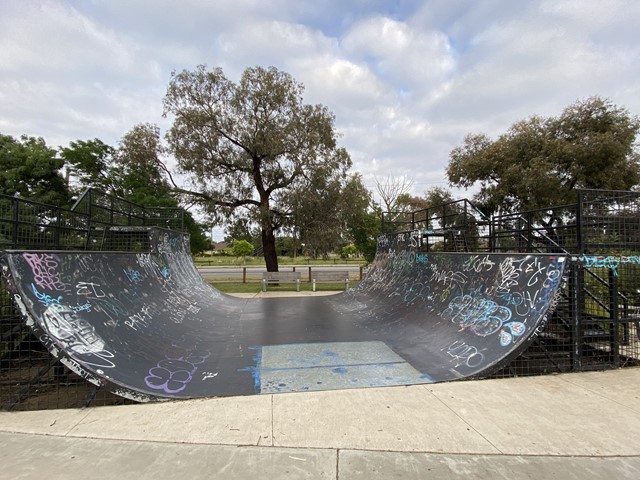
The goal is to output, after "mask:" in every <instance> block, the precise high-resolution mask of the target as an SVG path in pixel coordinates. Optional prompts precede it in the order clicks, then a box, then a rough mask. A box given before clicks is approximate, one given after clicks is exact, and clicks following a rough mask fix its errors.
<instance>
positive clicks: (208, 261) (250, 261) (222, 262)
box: [193, 255, 367, 267]
mask: <svg viewBox="0 0 640 480" xmlns="http://www.w3.org/2000/svg"><path fill="white" fill-rule="evenodd" d="M193 261H194V263H195V264H196V265H199V266H203V265H206V266H211V267H218V266H232V267H264V265H265V263H264V258H262V257H247V258H245V259H244V261H243V259H242V258H238V257H225V256H222V255H220V256H217V255H214V256H212V257H194V258H193ZM366 263H367V262H366V261H365V260H364V258H340V257H335V258H329V259H325V260H323V259H320V258H318V259H313V258H307V257H296V258H293V257H278V264H279V265H346V264H350V265H365V264H366Z"/></svg>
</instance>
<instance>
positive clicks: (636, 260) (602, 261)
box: [579, 255, 640, 276]
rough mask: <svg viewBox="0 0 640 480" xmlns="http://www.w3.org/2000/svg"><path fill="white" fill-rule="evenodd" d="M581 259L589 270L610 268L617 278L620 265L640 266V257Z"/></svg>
mask: <svg viewBox="0 0 640 480" xmlns="http://www.w3.org/2000/svg"><path fill="white" fill-rule="evenodd" d="M579 259H580V261H581V262H583V263H584V266H585V267H587V268H590V267H593V268H597V267H600V268H609V269H611V271H612V272H613V274H614V275H615V276H618V266H619V265H622V264H633V265H640V255H618V256H613V255H581V256H580V257H579Z"/></svg>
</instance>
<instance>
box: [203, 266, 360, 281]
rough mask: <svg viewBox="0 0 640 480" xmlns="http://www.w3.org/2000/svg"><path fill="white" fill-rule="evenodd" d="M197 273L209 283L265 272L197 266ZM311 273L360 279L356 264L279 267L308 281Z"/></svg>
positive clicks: (236, 267)
mask: <svg viewBox="0 0 640 480" xmlns="http://www.w3.org/2000/svg"><path fill="white" fill-rule="evenodd" d="M197 268H198V272H200V275H202V277H203V278H204V279H205V280H209V281H224V280H226V281H232V280H237V281H242V278H243V274H244V269H246V275H247V278H248V279H260V278H262V272H266V271H267V269H266V267H263V266H262V267H242V266H220V267H216V266H198V267H197ZM310 268H311V269H312V271H332V270H334V271H335V270H348V271H349V277H350V278H351V279H353V280H358V279H360V265H357V264H343V265H341V264H337V265H311V266H309V265H285V266H281V267H280V271H281V272H290V271H293V270H295V271H296V272H301V273H302V279H303V280H305V279H308V274H309V269H310Z"/></svg>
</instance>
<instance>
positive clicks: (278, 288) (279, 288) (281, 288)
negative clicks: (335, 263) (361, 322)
mask: <svg viewBox="0 0 640 480" xmlns="http://www.w3.org/2000/svg"><path fill="white" fill-rule="evenodd" d="M209 283H210V284H211V285H213V286H214V287H215V288H217V289H218V290H220V291H221V292H224V293H258V292H259V291H260V290H261V289H262V284H261V283H260V282H247V283H242V282H209ZM357 284H358V282H357V281H351V282H349V288H352V287H355V286H356V285H357ZM295 290H296V286H295V284H294V283H284V284H282V285H269V286H268V287H267V291H269V292H291V291H295ZM311 290H312V284H311V283H310V282H300V291H301V292H302V291H305V292H310V291H311ZM343 290H344V284H343V283H341V282H336V283H318V284H316V291H319V292H325V291H326V292H330V291H337V292H341V291H343Z"/></svg>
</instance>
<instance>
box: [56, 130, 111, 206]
mask: <svg viewBox="0 0 640 480" xmlns="http://www.w3.org/2000/svg"><path fill="white" fill-rule="evenodd" d="M115 154H116V150H115V149H114V148H113V147H111V146H109V145H107V144H106V143H104V142H102V141H101V140H99V139H97V138H95V139H93V140H77V141H74V142H71V143H70V144H69V146H68V147H62V148H60V156H61V158H62V159H63V160H64V161H65V163H66V165H67V168H68V170H69V172H70V176H71V177H72V178H73V179H74V181H75V182H77V188H76V189H75V193H76V195H77V194H79V193H81V192H82V191H83V190H85V189H87V188H96V189H98V190H101V191H103V192H105V193H110V194H114V195H119V194H121V192H120V191H119V186H118V183H119V181H118V178H119V176H120V171H119V169H116V165H115Z"/></svg>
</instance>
